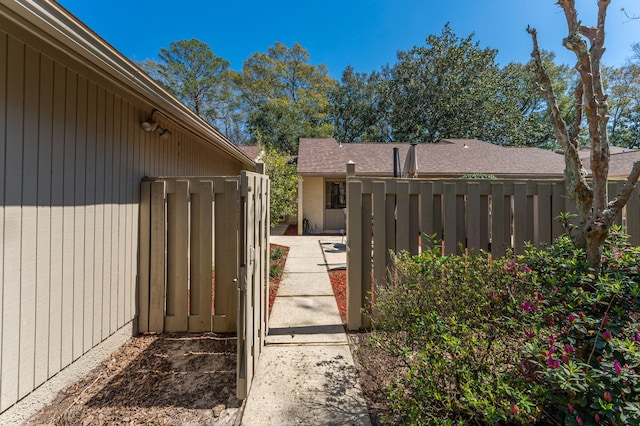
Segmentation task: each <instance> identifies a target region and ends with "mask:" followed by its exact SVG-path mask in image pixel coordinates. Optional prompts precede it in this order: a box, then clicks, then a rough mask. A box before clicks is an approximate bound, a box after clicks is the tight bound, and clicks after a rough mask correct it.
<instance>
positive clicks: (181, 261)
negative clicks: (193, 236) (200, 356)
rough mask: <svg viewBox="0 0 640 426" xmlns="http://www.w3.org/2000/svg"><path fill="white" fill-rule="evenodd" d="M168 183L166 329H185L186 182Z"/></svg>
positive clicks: (187, 218) (187, 230)
mask: <svg viewBox="0 0 640 426" xmlns="http://www.w3.org/2000/svg"><path fill="white" fill-rule="evenodd" d="M167 187H168V188H167V289H166V295H167V302H166V309H167V312H166V317H165V330H166V331H168V332H186V331H187V303H188V297H187V295H188V291H189V280H188V274H189V266H188V259H189V204H188V203H189V182H188V181H184V180H177V181H174V182H170V183H168V184H167ZM192 291H193V288H192Z"/></svg>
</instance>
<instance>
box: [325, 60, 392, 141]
mask: <svg viewBox="0 0 640 426" xmlns="http://www.w3.org/2000/svg"><path fill="white" fill-rule="evenodd" d="M385 83H386V80H385V79H384V77H383V76H382V74H381V73H376V72H373V73H371V74H370V75H367V74H365V73H357V72H355V71H354V70H353V68H352V67H350V66H349V67H347V69H345V70H344V72H343V73H342V80H341V84H340V85H336V86H335V87H334V89H333V90H332V91H331V92H330V93H329V102H330V104H331V114H330V116H329V117H330V120H331V122H332V123H333V126H334V135H333V136H334V137H335V138H336V139H337V140H339V141H340V142H387V141H389V140H390V137H391V135H390V128H389V125H388V122H387V120H386V117H385V114H384V111H383V110H382V107H381V105H380V98H381V91H382V87H383V85H384V84H385Z"/></svg>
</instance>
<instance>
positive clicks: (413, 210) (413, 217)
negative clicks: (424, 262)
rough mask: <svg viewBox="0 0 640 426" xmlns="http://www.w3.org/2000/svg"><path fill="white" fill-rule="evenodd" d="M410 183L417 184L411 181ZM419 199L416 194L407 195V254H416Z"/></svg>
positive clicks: (418, 233) (418, 228)
mask: <svg viewBox="0 0 640 426" xmlns="http://www.w3.org/2000/svg"><path fill="white" fill-rule="evenodd" d="M411 183H417V182H414V181H412V182H411ZM419 214H420V198H419V197H418V195H417V194H411V195H409V253H411V254H412V255H417V254H418V242H419V239H420V222H419V219H420V218H419Z"/></svg>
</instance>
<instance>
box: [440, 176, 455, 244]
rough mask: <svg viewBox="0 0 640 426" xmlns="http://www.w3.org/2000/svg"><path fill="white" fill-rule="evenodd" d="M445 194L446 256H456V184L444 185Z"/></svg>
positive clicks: (447, 183) (448, 183)
mask: <svg viewBox="0 0 640 426" xmlns="http://www.w3.org/2000/svg"><path fill="white" fill-rule="evenodd" d="M443 192H444V211H445V212H446V214H445V215H444V254H455V253H456V250H457V244H458V236H457V234H456V232H457V225H458V222H457V221H458V219H457V211H456V208H457V200H456V184H455V183H454V182H446V183H444V184H443Z"/></svg>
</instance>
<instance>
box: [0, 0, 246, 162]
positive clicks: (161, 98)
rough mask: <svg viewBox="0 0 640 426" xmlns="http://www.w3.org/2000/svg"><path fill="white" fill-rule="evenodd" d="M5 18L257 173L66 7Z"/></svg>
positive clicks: (18, 7) (34, 7)
mask: <svg viewBox="0 0 640 426" xmlns="http://www.w3.org/2000/svg"><path fill="white" fill-rule="evenodd" d="M0 14H2V15H4V16H5V17H6V18H7V19H9V20H10V21H11V22H13V23H14V24H16V25H18V26H20V27H22V28H23V29H25V30H26V31H28V32H30V33H32V34H36V35H37V36H38V37H39V38H40V39H42V40H44V41H45V42H46V43H48V44H54V43H53V42H52V40H55V42H56V43H55V45H56V47H57V48H59V49H61V50H62V51H63V52H64V53H65V54H67V55H69V56H70V57H71V58H73V59H74V60H76V61H78V62H80V63H82V64H83V65H84V66H86V67H88V68H90V69H91V70H92V71H94V72H96V73H97V74H99V75H102V76H103V77H105V78H107V79H108V80H109V81H110V82H111V83H113V84H115V85H116V86H117V87H119V88H120V89H121V90H123V91H125V92H128V93H131V94H132V95H134V96H135V97H137V98H138V99H140V100H142V101H143V102H145V103H148V104H150V107H151V108H152V109H153V108H155V109H158V110H160V111H162V112H164V115H165V116H166V117H167V118H169V119H170V120H171V121H173V122H175V124H176V125H178V126H180V127H182V128H183V129H185V130H187V131H188V132H190V133H191V134H192V135H194V136H196V137H198V138H200V139H202V140H203V141H204V142H205V143H208V144H211V145H214V146H217V147H218V148H219V149H222V150H223V151H224V152H226V153H228V154H229V155H230V156H231V157H233V158H234V159H236V160H238V161H240V162H241V163H243V164H245V165H247V166H250V167H255V162H254V161H253V160H252V159H251V158H249V157H248V156H247V155H246V154H245V153H244V152H242V151H241V150H240V149H239V148H238V147H237V146H235V145H234V144H233V143H231V142H230V141H229V140H227V139H226V137H225V136H224V135H223V134H222V133H221V132H220V131H219V130H218V129H216V128H215V127H213V126H211V125H209V124H208V123H207V122H205V121H204V120H203V119H202V118H200V117H198V116H197V115H196V114H195V113H193V112H191V110H189V109H188V108H187V107H186V106H185V105H184V104H183V103H182V102H180V100H178V99H177V98H176V97H175V96H173V95H172V94H171V93H169V92H168V91H167V90H165V89H164V88H162V87H161V86H160V85H159V84H158V83H156V82H155V81H154V80H153V79H151V77H149V76H148V75H147V74H146V73H145V72H143V71H142V70H141V69H140V68H139V67H138V66H136V65H135V64H134V63H133V62H132V61H130V60H129V59H127V58H125V57H124V56H123V55H122V54H121V53H120V52H118V51H117V50H116V49H115V48H114V47H113V46H111V45H110V44H108V43H107V42H106V41H104V40H103V39H102V38H100V37H99V36H98V35H97V34H96V33H94V32H93V31H92V30H91V29H89V28H88V27H87V26H86V25H84V24H83V23H82V22H80V21H79V20H78V19H77V18H75V17H74V16H73V15H71V13H69V12H68V11H67V10H65V9H64V8H63V7H62V6H60V5H58V4H57V3H54V2H51V1H47V0H43V1H37V0H15V1H10V2H6V3H5V2H2V4H0Z"/></svg>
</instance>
